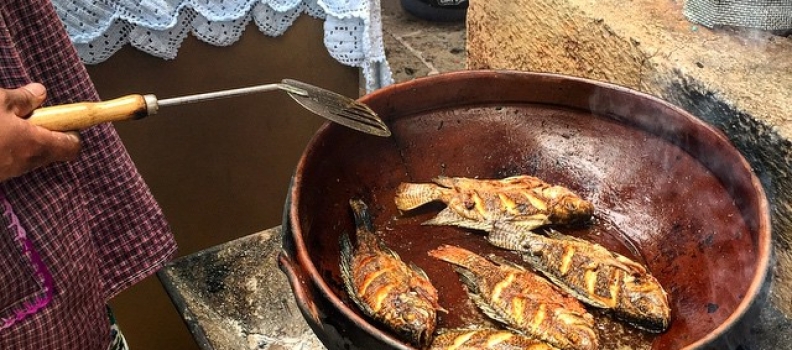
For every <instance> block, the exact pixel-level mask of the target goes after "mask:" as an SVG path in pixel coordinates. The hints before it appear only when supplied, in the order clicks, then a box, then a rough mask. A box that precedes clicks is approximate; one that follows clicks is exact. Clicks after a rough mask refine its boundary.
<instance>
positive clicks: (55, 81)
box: [0, 0, 175, 350]
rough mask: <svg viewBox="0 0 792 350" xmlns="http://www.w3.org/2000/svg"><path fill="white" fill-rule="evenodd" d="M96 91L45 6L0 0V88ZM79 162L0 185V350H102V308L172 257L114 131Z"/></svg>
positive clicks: (104, 131) (76, 93) (99, 137)
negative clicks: (35, 85)
mask: <svg viewBox="0 0 792 350" xmlns="http://www.w3.org/2000/svg"><path fill="white" fill-rule="evenodd" d="M32 81H37V82H41V83H43V84H44V86H46V87H47V92H48V97H47V102H46V104H63V103H71V102H78V101H95V100H98V95H97V93H96V91H95V89H94V87H93V84H92V83H91V81H90V79H89V77H88V74H87V72H86V71H85V67H83V65H82V64H81V63H80V61H79V58H78V57H77V54H76V52H75V50H74V48H73V47H72V45H71V42H70V40H69V38H68V36H67V35H66V33H65V31H64V29H63V25H62V23H61V22H60V19H59V18H58V17H57V15H56V13H55V11H54V8H53V7H52V4H51V3H50V2H49V0H2V1H0V87H2V88H16V87H19V86H22V85H24V84H26V83H28V82H32ZM81 136H82V140H83V150H82V152H81V154H80V156H79V159H78V160H76V161H73V162H68V163H59V164H55V165H52V166H48V167H46V168H43V169H39V170H36V171H34V172H31V173H29V174H26V175H24V176H22V177H18V178H14V179H11V180H8V181H5V182H2V183H0V191H2V193H3V194H4V199H5V200H3V201H0V204H2V209H3V210H2V214H3V215H0V349H81V350H94V349H95V350H105V349H107V348H108V338H109V337H110V336H111V335H110V333H111V325H110V318H109V317H108V315H107V310H106V307H105V305H106V303H107V301H108V300H109V299H110V298H112V297H113V296H115V295H116V294H117V293H119V292H120V291H122V290H124V289H125V288H126V287H128V286H130V285H131V284H133V283H135V282H138V281H140V280H141V279H143V278H145V277H146V276H148V275H150V274H152V273H153V272H154V271H156V269H158V268H159V267H161V266H162V264H164V262H166V261H167V260H168V259H170V258H171V257H172V256H173V254H174V251H175V242H174V240H173V237H172V235H171V234H170V231H169V228H168V226H167V224H166V222H165V220H164V217H163V214H162V212H161V210H160V209H159V207H158V206H157V204H156V202H155V201H154V198H153V197H152V195H151V193H150V192H149V190H148V187H147V186H146V185H145V183H144V182H143V180H142V179H141V177H140V175H139V174H138V173H137V172H136V170H135V168H134V165H133V163H132V161H131V159H130V158H129V156H128V155H127V153H126V151H125V149H124V148H123V145H122V144H121V143H120V140H119V138H118V136H117V134H116V133H115V131H114V129H113V128H112V126H111V125H109V124H106V125H101V126H97V127H94V128H91V129H89V130H86V131H83V132H81Z"/></svg>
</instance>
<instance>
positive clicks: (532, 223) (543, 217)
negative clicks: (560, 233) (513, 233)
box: [510, 214, 550, 231]
mask: <svg viewBox="0 0 792 350" xmlns="http://www.w3.org/2000/svg"><path fill="white" fill-rule="evenodd" d="M510 223H511V224H512V225H514V226H515V228H518V229H519V230H521V231H522V230H527V231H531V230H534V229H537V228H540V227H542V226H546V225H549V224H550V218H549V217H548V216H547V214H534V215H529V216H526V217H522V218H520V219H519V220H512V221H511V222H510Z"/></svg>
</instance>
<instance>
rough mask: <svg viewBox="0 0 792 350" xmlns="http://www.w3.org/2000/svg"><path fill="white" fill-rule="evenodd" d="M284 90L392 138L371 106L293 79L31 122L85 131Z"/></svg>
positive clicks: (130, 98)
mask: <svg viewBox="0 0 792 350" xmlns="http://www.w3.org/2000/svg"><path fill="white" fill-rule="evenodd" d="M273 90H283V91H286V92H287V93H288V94H289V96H291V97H292V98H294V100H296V101H297V102H298V103H299V104H300V105H302V106H303V107H305V108H306V109H308V110H309V111H311V112H314V113H316V114H318V115H320V116H322V117H324V118H327V119H329V120H331V121H334V122H336V123H339V124H341V125H344V126H347V127H349V128H352V129H355V130H359V131H362V132H364V133H367V134H372V135H377V136H390V134H391V132H390V130H389V129H388V127H387V126H386V125H385V123H384V122H383V121H382V119H380V117H379V116H377V114H376V113H374V111H372V110H371V109H370V108H369V107H368V106H366V105H364V104H362V103H359V102H357V101H355V100H353V99H351V98H348V97H346V96H344V95H341V94H337V93H335V92H332V91H329V90H326V89H322V88H320V87H317V86H314V85H310V84H306V83H303V82H299V81H296V80H291V79H284V80H283V81H282V82H281V83H280V84H266V85H258V86H251V87H247V88H240V89H232V90H223V91H216V92H209V93H205V94H198V95H189V96H182V97H174V98H168V99H162V100H159V99H157V97H156V96H154V95H150V94H149V95H127V96H123V97H119V98H116V99H113V100H107V101H101V102H80V103H72V104H66V105H58V106H52V107H44V108H39V109H37V110H35V111H34V112H33V115H31V117H30V118H29V119H28V120H29V121H30V122H31V123H33V124H35V125H39V126H42V127H45V128H47V129H50V130H55V131H72V130H82V129H86V128H88V127H91V126H94V125H97V124H100V123H104V122H115V121H123V120H134V119H141V118H144V117H147V116H150V115H154V114H156V113H157V111H158V109H159V108H160V107H168V106H176V105H181V104H186V103H195V102H201V101H208V100H215V99H219V98H227V97H235V96H242V95H249V94H253V93H258V92H264V91H273Z"/></svg>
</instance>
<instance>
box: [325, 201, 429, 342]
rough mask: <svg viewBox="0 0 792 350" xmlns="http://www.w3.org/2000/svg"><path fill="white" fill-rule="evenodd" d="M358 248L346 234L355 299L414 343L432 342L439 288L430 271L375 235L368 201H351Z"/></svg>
mask: <svg viewBox="0 0 792 350" xmlns="http://www.w3.org/2000/svg"><path fill="white" fill-rule="evenodd" d="M350 205H351V206H352V210H353V212H354V216H355V225H356V226H357V230H356V231H357V232H356V236H357V245H356V246H355V247H354V248H353V246H352V243H351V241H350V239H349V236H347V235H346V234H343V235H342V236H341V240H340V243H341V276H342V278H343V280H344V286H345V287H346V290H347V293H348V294H349V297H350V298H351V299H352V301H353V302H354V303H355V304H356V305H357V306H358V307H359V308H360V309H361V310H362V311H363V312H364V313H365V314H366V315H368V316H370V317H372V318H373V319H375V320H377V321H379V322H380V323H382V324H384V325H385V326H387V327H389V328H390V329H392V330H393V331H395V332H396V333H397V334H398V335H399V336H400V337H402V338H403V339H405V340H407V341H409V342H410V343H412V344H414V345H417V346H420V347H423V346H426V345H428V344H429V343H430V341H431V339H432V335H433V333H434V330H435V327H436V325H437V311H438V310H442V308H441V307H440V305H439V304H438V301H437V290H436V289H435V287H434V286H433V285H432V283H431V282H430V281H429V277H428V276H427V275H426V273H425V272H424V271H423V270H422V269H421V268H419V267H417V266H415V265H414V264H407V263H405V262H404V261H402V260H401V258H400V257H399V256H398V254H396V252H394V251H393V250H391V249H390V248H388V247H387V246H385V244H384V242H383V241H382V240H381V239H379V237H377V236H376V235H375V234H374V230H373V226H372V223H371V218H370V214H369V212H368V209H367V206H366V204H365V203H364V202H363V201H360V200H351V201H350Z"/></svg>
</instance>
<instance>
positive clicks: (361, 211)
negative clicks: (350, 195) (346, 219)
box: [349, 199, 374, 232]
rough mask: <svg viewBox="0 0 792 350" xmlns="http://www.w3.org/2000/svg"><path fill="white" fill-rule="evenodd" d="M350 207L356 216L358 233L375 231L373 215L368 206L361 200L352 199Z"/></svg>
mask: <svg viewBox="0 0 792 350" xmlns="http://www.w3.org/2000/svg"><path fill="white" fill-rule="evenodd" d="M349 205H350V206H352V213H353V214H354V215H355V227H356V228H357V230H358V231H368V232H371V231H374V225H373V224H372V223H371V213H369V210H368V206H367V205H366V203H365V202H363V201H362V200H360V199H350V200H349Z"/></svg>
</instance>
